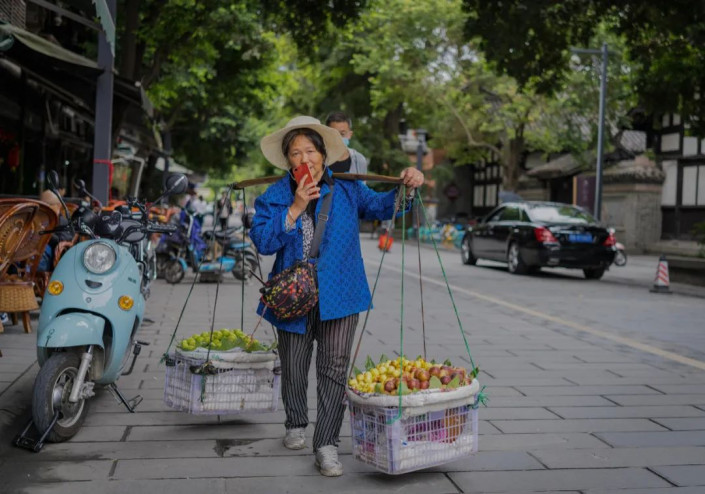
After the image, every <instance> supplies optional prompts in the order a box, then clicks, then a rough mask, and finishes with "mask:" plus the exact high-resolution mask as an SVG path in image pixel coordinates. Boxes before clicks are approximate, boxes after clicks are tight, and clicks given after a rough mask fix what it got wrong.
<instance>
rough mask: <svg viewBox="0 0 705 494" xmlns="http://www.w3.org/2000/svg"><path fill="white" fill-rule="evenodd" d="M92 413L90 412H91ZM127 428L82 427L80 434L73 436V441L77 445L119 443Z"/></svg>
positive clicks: (106, 426) (105, 426)
mask: <svg viewBox="0 0 705 494" xmlns="http://www.w3.org/2000/svg"><path fill="white" fill-rule="evenodd" d="M88 413H90V410H89V412H88ZM126 430H127V427H124V426H109V425H102V426H100V427H87V426H83V427H81V430H79V431H78V434H76V435H75V436H73V438H72V439H71V441H73V442H77V443H86V442H96V441H98V442H102V441H119V440H120V439H121V438H122V437H123V436H124V435H125V431H126Z"/></svg>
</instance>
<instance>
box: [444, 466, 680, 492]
mask: <svg viewBox="0 0 705 494" xmlns="http://www.w3.org/2000/svg"><path fill="white" fill-rule="evenodd" d="M448 475H449V476H450V478H451V479H452V480H453V481H454V482H455V483H456V484H457V485H458V486H459V487H460V488H461V489H462V490H463V492H466V493H482V494H485V493H490V492H530V491H544V490H556V491H561V490H581V491H582V490H587V489H597V488H612V489H614V488H631V489H641V488H648V487H667V486H668V485H669V484H668V482H666V481H665V480H663V479H662V478H660V477H659V476H657V475H655V474H654V473H652V472H650V471H648V470H646V469H644V468H612V469H588V470H531V471H527V472H472V473H449V474H448Z"/></svg>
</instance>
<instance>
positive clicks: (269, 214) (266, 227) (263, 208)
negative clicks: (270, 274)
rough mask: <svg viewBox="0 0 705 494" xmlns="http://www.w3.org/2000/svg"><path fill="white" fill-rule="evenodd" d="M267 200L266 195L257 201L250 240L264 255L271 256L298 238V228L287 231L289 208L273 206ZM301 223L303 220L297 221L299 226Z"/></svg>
mask: <svg viewBox="0 0 705 494" xmlns="http://www.w3.org/2000/svg"><path fill="white" fill-rule="evenodd" d="M265 198H266V194H264V195H262V196H260V197H258V198H257V199H256V200H255V216H254V218H253V219H252V229H251V230H250V238H251V239H252V242H253V243H254V244H255V247H257V250H258V251H259V252H260V253H261V254H262V255H265V256H269V255H272V254H275V253H276V252H277V251H278V250H279V249H281V248H282V247H284V246H285V245H286V244H288V243H289V242H292V241H293V240H294V239H295V238H296V228H292V229H291V230H289V231H287V229H286V225H285V223H286V212H287V208H285V207H276V206H273V205H272V204H270V203H268V202H267V201H266V199H265ZM300 221H301V218H299V219H297V220H296V223H297V226H299V222H300Z"/></svg>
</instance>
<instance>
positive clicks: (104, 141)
mask: <svg viewBox="0 0 705 494" xmlns="http://www.w3.org/2000/svg"><path fill="white" fill-rule="evenodd" d="M101 3H103V4H104V5H105V6H107V10H108V12H102V14H103V17H105V16H108V15H109V17H111V19H103V18H102V19H101V21H102V23H103V24H104V25H105V23H106V22H108V23H110V22H112V23H113V26H114V19H115V14H116V11H117V8H116V0H105V1H104V2H101ZM108 36H109V35H108V34H107V33H106V29H102V30H101V31H99V32H98V67H100V68H101V69H102V70H103V72H102V73H101V74H100V75H99V76H98V80H97V84H96V91H95V125H94V127H93V195H95V196H96V197H97V198H98V200H99V201H100V202H102V203H103V204H105V205H107V204H108V197H109V192H110V190H109V189H110V174H111V168H112V161H111V158H112V140H113V65H114V61H115V55H114V52H113V50H114V42H115V41H114V38H113V40H112V42H113V43H112V44H111V43H110V40H109V38H108ZM113 36H114V30H113Z"/></svg>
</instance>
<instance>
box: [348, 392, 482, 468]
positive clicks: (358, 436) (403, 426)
mask: <svg viewBox="0 0 705 494" xmlns="http://www.w3.org/2000/svg"><path fill="white" fill-rule="evenodd" d="M475 396H476V395H471V397H470V398H469V399H468V400H467V403H466V404H458V402H457V399H451V400H450V401H449V407H448V408H441V407H439V406H438V405H439V404H438V403H437V404H436V405H435V406H433V407H430V408H429V409H428V410H423V408H419V407H410V408H408V409H404V407H403V406H402V414H401V417H399V408H398V407H389V406H377V405H372V404H364V400H359V399H357V400H356V399H350V394H349V393H348V397H349V399H348V402H349V406H350V426H351V429H352V454H353V458H355V459H356V460H359V461H362V462H364V463H367V464H368V465H371V466H373V467H374V468H376V469H377V470H380V471H382V472H385V473H389V474H395V475H396V474H401V473H406V472H412V471H414V470H420V469H423V468H429V467H432V466H435V465H440V464H443V463H448V462H450V461H454V460H457V459H459V458H462V457H464V456H468V455H471V454H473V453H476V452H477V446H478V444H477V440H478V434H477V432H478V422H477V420H478V419H477V415H478V414H477V409H476V408H473V404H474V403H475ZM449 398H451V396H450V395H449ZM398 417H399V418H398Z"/></svg>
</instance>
